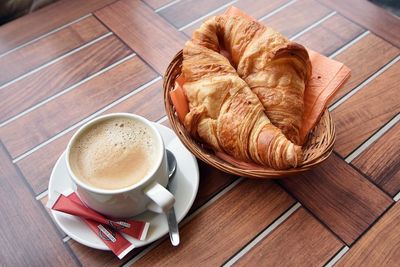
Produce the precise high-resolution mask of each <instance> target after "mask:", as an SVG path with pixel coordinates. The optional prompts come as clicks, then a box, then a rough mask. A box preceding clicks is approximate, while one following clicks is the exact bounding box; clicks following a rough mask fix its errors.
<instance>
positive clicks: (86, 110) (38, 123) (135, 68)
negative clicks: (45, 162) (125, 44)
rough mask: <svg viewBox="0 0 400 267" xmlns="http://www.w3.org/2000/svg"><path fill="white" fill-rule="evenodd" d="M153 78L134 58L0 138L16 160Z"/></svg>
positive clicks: (14, 124)
mask: <svg viewBox="0 0 400 267" xmlns="http://www.w3.org/2000/svg"><path fill="white" fill-rule="evenodd" d="M156 76H157V74H156V73H155V72H154V71H153V70H152V69H150V68H149V67H148V66H147V65H146V64H145V63H144V62H143V61H142V60H140V59H139V58H138V57H133V58H131V59H129V60H127V61H125V62H123V63H121V64H120V65H118V66H116V67H114V68H112V69H110V70H108V71H107V72H105V73H103V74H102V75H100V76H97V77H95V78H94V79H92V80H90V81H88V82H87V83H84V84H82V85H80V86H78V87H77V88H75V89H74V90H72V91H69V92H67V93H66V94H63V95H61V96H60V97H57V98H56V99H55V100H54V101H50V102H48V103H46V104H44V105H43V106H40V107H39V108H38V109H35V110H34V111H32V112H30V113H28V114H26V115H24V116H22V117H20V118H18V119H17V120H14V121H12V122H11V123H9V124H7V125H6V126H4V127H2V128H0V137H1V139H2V140H3V142H4V144H5V146H6V147H7V149H8V151H10V154H11V155H12V156H13V157H14V158H15V157H17V156H18V155H21V154H22V153H24V152H26V151H28V150H30V149H32V148H34V147H35V146H37V145H39V144H41V143H42V142H44V141H46V140H47V139H49V138H51V137H53V136H55V135H56V134H57V133H59V132H61V131H63V130H65V129H67V128H68V127H69V126H72V125H73V124H75V123H77V122H79V121H80V120H82V119H84V118H85V117H87V116H89V115H90V114H92V113H94V112H96V111H98V110H99V109H101V108H102V107H105V106H106V105H108V104H109V103H110V102H113V101H115V100H117V99H119V98H120V97H123V96H124V95H126V94H128V93H129V92H132V91H133V90H135V88H137V87H139V86H141V85H142V84H145V83H146V82H149V81H150V80H152V79H154V78H155V77H156ZM49 116H51V117H52V118H54V119H53V120H51V121H50V120H49V119H48V118H49ZM42 122H47V123H42Z"/></svg>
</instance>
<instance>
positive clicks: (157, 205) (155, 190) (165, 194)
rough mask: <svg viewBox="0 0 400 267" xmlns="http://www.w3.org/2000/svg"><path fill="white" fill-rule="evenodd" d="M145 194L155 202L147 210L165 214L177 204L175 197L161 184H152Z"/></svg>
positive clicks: (145, 190)
mask: <svg viewBox="0 0 400 267" xmlns="http://www.w3.org/2000/svg"><path fill="white" fill-rule="evenodd" d="M144 193H145V194H146V195H147V196H148V197H149V198H150V199H151V200H153V201H152V202H151V203H150V204H148V205H147V209H149V210H151V211H154V212H157V213H163V212H164V213H165V212H167V211H168V210H170V209H171V208H172V207H173V206H174V203H175V197H174V195H172V194H171V193H170V192H169V191H168V190H167V189H165V187H163V186H162V185H160V184H159V183H152V184H151V185H149V186H148V187H147V188H146V189H144Z"/></svg>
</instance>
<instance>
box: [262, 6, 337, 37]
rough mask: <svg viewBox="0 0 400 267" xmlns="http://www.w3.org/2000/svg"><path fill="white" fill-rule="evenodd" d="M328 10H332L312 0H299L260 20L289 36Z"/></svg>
mask: <svg viewBox="0 0 400 267" xmlns="http://www.w3.org/2000/svg"><path fill="white" fill-rule="evenodd" d="M330 12H332V10H330V9H329V8H327V7H325V6H323V5H321V4H319V3H318V2H316V1H314V0H299V1H296V2H295V3H294V4H292V5H290V6H288V7H287V8H284V9H283V10H281V11H279V12H278V13H276V14H274V15H272V16H270V17H268V18H267V19H265V20H262V21H261V22H262V23H264V24H265V25H267V26H269V27H272V28H274V29H275V30H277V31H279V32H281V33H282V34H284V35H286V36H288V37H291V36H292V35H294V34H296V33H297V32H299V31H301V30H303V29H305V28H307V27H308V26H310V25H311V24H313V23H315V22H317V21H318V20H320V19H322V18H323V17H325V16H326V15H328V14H329V13H330ZM288 18H290V19H288ZM294 22H295V23H294Z"/></svg>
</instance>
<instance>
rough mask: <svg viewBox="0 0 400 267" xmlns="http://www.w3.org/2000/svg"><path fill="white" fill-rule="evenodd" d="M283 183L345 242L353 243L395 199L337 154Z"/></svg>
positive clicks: (284, 180) (283, 180)
mask: <svg viewBox="0 0 400 267" xmlns="http://www.w3.org/2000/svg"><path fill="white" fill-rule="evenodd" d="M280 183H281V184H282V185H283V186H284V187H285V188H286V189H287V190H288V191H289V192H290V193H292V194H293V195H294V197H296V198H297V199H298V200H299V201H300V203H302V204H303V205H304V206H305V207H306V208H307V209H308V210H309V211H310V212H312V213H313V214H314V216H316V217H318V218H319V219H320V220H321V221H322V222H324V223H325V224H326V225H327V226H328V227H329V228H330V229H331V230H332V231H333V232H334V233H336V234H337V235H338V236H339V237H340V238H341V239H342V240H343V241H345V242H346V244H348V245H350V244H352V243H353V242H354V241H355V240H356V239H357V238H358V237H359V236H360V235H361V234H362V233H363V232H364V231H365V230H366V229H368V227H369V226H370V225H371V224H372V223H373V222H374V221H375V220H376V219H377V218H378V217H379V216H380V215H381V214H382V213H383V212H384V211H385V209H386V208H388V207H389V205H390V204H391V203H392V199H391V198H390V197H388V196H387V195H386V194H385V193H383V192H382V191H381V190H380V189H379V188H377V187H376V186H375V185H373V184H372V183H371V182H369V181H368V180H367V179H365V178H364V177H363V176H362V175H361V174H359V173H358V172H357V171H355V170H354V169H353V168H351V167H350V166H349V165H348V164H347V163H346V162H345V161H343V160H342V159H340V158H339V157H338V156H336V155H335V154H333V155H331V157H330V158H329V159H328V160H326V161H325V162H324V163H322V164H321V165H319V166H318V167H317V168H315V169H313V170H311V171H308V172H306V173H305V174H302V175H299V176H295V177H289V178H287V179H282V180H281V181H280Z"/></svg>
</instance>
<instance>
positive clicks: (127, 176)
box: [69, 117, 157, 189]
mask: <svg viewBox="0 0 400 267" xmlns="http://www.w3.org/2000/svg"><path fill="white" fill-rule="evenodd" d="M154 139H155V137H154V136H153V134H152V131H151V130H150V129H149V127H148V126H147V125H145V124H144V123H142V122H141V121H137V120H136V121H135V120H132V119H129V118H126V117H111V118H108V119H106V120H102V121H100V122H99V123H97V124H94V125H91V126H90V127H88V128H86V129H85V130H84V131H83V132H82V133H80V135H79V136H77V138H76V139H75V142H74V143H73V145H72V146H71V151H70V155H69V156H70V164H71V168H72V171H73V172H74V173H75V175H76V176H77V178H78V179H80V180H81V181H82V182H84V183H86V184H88V185H90V186H93V187H96V188H100V189H121V188H126V187H129V186H132V185H134V184H136V183H138V182H140V180H141V179H143V178H144V177H146V176H147V174H148V173H149V171H150V170H151V167H152V163H153V160H152V155H154V154H155V153H156V149H157V148H156V147H155V146H156V142H155V141H154Z"/></svg>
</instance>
